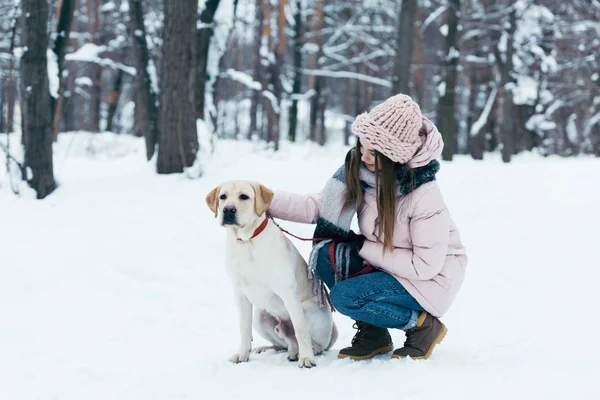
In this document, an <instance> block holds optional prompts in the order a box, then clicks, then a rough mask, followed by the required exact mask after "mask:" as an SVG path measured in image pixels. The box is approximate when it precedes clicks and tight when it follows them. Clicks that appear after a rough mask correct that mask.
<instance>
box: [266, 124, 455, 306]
mask: <svg viewBox="0 0 600 400" xmlns="http://www.w3.org/2000/svg"><path fill="white" fill-rule="evenodd" d="M435 134H439V133H438V132H437V130H436V132H435ZM428 139H431V137H430V138H428ZM440 140H441V139H440ZM430 148H433V147H430ZM436 154H437V151H435V152H432V153H431V154H429V155H430V157H423V160H420V161H422V162H420V163H419V165H423V164H424V163H427V162H428V160H430V159H431V158H433V156H435V155H436ZM417 166H418V165H417ZM320 209H321V194H320V193H318V194H314V195H300V194H295V193H290V192H283V191H276V192H275V196H274V198H273V201H272V203H271V206H270V210H271V212H272V214H273V216H274V217H276V218H281V219H284V220H289V221H294V222H301V223H312V224H314V223H316V222H317V217H318V216H319V210H320ZM358 225H359V228H360V232H361V233H362V234H363V235H365V237H366V240H365V243H364V245H363V247H362V249H361V250H360V252H359V254H360V256H361V257H362V258H363V259H364V260H366V261H367V262H368V263H369V264H370V265H373V266H374V267H376V268H379V269H381V270H383V271H385V272H388V273H389V274H391V275H393V276H394V277H395V278H396V279H398V281H400V283H401V284H402V286H404V288H406V290H407V291H408V292H409V293H410V294H411V295H412V296H413V297H414V298H415V299H416V300H417V302H418V303H419V304H420V305H421V306H422V307H423V308H424V309H425V310H427V311H428V312H429V313H430V314H432V315H434V316H436V317H440V316H442V315H443V314H444V313H445V312H446V311H447V310H448V308H449V307H450V305H451V304H452V301H453V300H454V298H455V297H456V294H457V292H458V290H459V289H460V286H461V284H462V282H463V279H464V276H465V269H466V267H467V254H466V251H465V247H464V246H463V244H462V243H461V240H460V234H459V231H458V229H457V228H456V226H455V225H454V222H453V221H452V218H451V217H450V213H449V212H448V209H447V207H446V204H445V203H444V199H443V197H442V193H441V192H440V189H439V186H438V184H437V183H436V182H435V181H433V182H428V183H425V184H423V185H421V186H419V187H418V188H417V189H415V190H414V191H413V192H411V193H410V194H408V195H406V196H400V197H398V198H397V200H396V222H395V225H394V240H393V244H394V249H393V250H392V251H391V252H389V251H386V252H385V254H383V253H382V251H383V243H382V242H381V241H380V240H379V222H378V215H377V204H376V200H375V196H374V195H373V194H370V193H368V192H367V193H365V196H364V201H363V206H362V208H361V209H360V210H359V212H358Z"/></svg>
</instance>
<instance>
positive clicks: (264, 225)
mask: <svg viewBox="0 0 600 400" xmlns="http://www.w3.org/2000/svg"><path fill="white" fill-rule="evenodd" d="M268 223H269V217H268V216H267V215H265V219H264V220H263V222H262V223H261V224H260V225H259V226H258V228H256V230H255V231H254V233H253V234H252V237H251V238H250V239H248V240H252V239H254V238H255V237H257V236H258V235H260V234H261V232H262V231H264V230H265V228H266V227H267V224H268ZM237 240H238V242H245V240H242V239H240V238H237Z"/></svg>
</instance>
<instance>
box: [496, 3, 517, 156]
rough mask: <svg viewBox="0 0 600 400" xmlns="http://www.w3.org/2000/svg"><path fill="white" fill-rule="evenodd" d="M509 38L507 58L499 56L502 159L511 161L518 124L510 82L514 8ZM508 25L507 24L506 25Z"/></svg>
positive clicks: (509, 26)
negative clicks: (501, 95) (501, 91)
mask: <svg viewBox="0 0 600 400" xmlns="http://www.w3.org/2000/svg"><path fill="white" fill-rule="evenodd" d="M508 19H509V20H508V32H507V35H508V40H507V43H506V60H504V61H502V59H501V58H498V62H499V63H500V68H501V78H502V81H501V84H502V86H501V87H502V89H503V92H504V96H503V98H502V124H501V127H500V136H501V137H502V161H504V162H510V159H511V157H512V155H513V154H514V153H515V147H516V132H515V130H516V124H515V104H514V99H513V97H514V96H513V92H512V88H511V87H510V86H509V84H512V83H514V78H513V77H512V76H511V73H512V70H513V60H512V59H513V54H514V42H515V31H516V29H517V11H516V9H513V10H512V11H511V12H510V14H509V15H508ZM505 26H506V25H505Z"/></svg>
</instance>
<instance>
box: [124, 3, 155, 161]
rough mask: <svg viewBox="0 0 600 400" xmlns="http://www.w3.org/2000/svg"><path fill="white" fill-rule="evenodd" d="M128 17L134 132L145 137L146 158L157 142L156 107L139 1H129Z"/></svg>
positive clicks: (142, 11) (149, 156)
mask: <svg viewBox="0 0 600 400" xmlns="http://www.w3.org/2000/svg"><path fill="white" fill-rule="evenodd" d="M129 17H130V19H131V22H130V23H131V34H132V38H133V60H134V65H135V68H136V71H137V73H136V75H135V95H134V98H135V115H136V118H135V126H134V128H133V129H134V134H135V135H136V136H144V138H145V140H146V158H147V159H148V160H150V159H151V158H152V156H153V155H154V151H155V147H156V144H157V142H158V128H159V127H158V109H157V106H156V93H154V91H153V89H152V82H151V80H150V74H149V72H148V64H149V61H150V56H149V54H148V45H147V43H146V27H145V25H144V10H143V6H142V0H131V1H130V2H129Z"/></svg>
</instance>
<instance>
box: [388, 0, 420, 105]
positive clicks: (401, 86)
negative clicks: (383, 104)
mask: <svg viewBox="0 0 600 400" xmlns="http://www.w3.org/2000/svg"><path fill="white" fill-rule="evenodd" d="M417 7H418V4H417V1H403V2H402V8H401V10H400V16H399V17H398V36H397V37H398V40H397V41H396V59H395V63H394V74H393V77H392V95H395V94H398V93H404V94H410V88H409V83H410V66H411V65H412V57H413V49H414V29H413V28H414V26H415V17H416V14H417Z"/></svg>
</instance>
